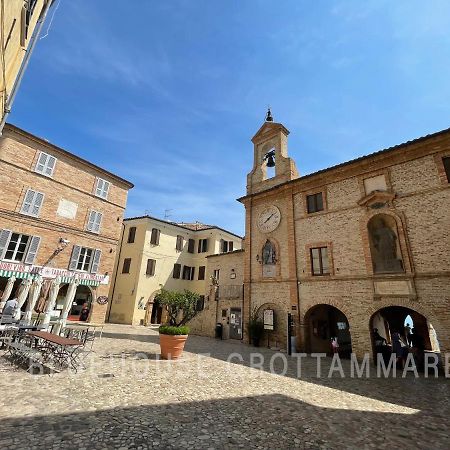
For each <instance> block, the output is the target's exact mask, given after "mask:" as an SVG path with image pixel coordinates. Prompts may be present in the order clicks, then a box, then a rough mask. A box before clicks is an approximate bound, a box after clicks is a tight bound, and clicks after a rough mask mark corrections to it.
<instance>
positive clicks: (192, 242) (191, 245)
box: [188, 239, 195, 253]
mask: <svg viewBox="0 0 450 450" xmlns="http://www.w3.org/2000/svg"><path fill="white" fill-rule="evenodd" d="M194 251H195V240H194V239H189V241H188V252H189V253H194Z"/></svg>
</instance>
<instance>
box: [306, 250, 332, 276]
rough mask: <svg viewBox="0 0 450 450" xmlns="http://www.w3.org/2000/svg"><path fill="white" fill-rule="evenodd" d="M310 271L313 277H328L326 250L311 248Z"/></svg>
mask: <svg viewBox="0 0 450 450" xmlns="http://www.w3.org/2000/svg"><path fill="white" fill-rule="evenodd" d="M310 253H311V271H312V274H313V275H329V274H330V267H329V263H328V248H327V247H317V248H311V249H310Z"/></svg>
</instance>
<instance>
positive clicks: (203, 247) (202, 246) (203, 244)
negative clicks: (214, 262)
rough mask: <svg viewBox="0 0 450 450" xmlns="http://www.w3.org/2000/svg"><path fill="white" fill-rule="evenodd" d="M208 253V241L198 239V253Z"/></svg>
mask: <svg viewBox="0 0 450 450" xmlns="http://www.w3.org/2000/svg"><path fill="white" fill-rule="evenodd" d="M207 251H208V239H200V240H199V241H198V253H205V252H207Z"/></svg>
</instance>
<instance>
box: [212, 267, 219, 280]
mask: <svg viewBox="0 0 450 450" xmlns="http://www.w3.org/2000/svg"><path fill="white" fill-rule="evenodd" d="M213 277H214V279H215V280H217V281H219V277H220V269H214V273H213Z"/></svg>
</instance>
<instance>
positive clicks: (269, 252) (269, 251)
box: [262, 240, 276, 265]
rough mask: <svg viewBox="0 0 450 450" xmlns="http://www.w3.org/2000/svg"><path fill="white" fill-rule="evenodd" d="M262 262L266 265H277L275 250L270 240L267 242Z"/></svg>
mask: <svg viewBox="0 0 450 450" xmlns="http://www.w3.org/2000/svg"><path fill="white" fill-rule="evenodd" d="M262 261H263V264H264V265H268V264H275V263H276V252H275V248H274V246H273V244H272V242H270V241H269V240H268V241H266V243H265V244H264V247H263V250H262Z"/></svg>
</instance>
